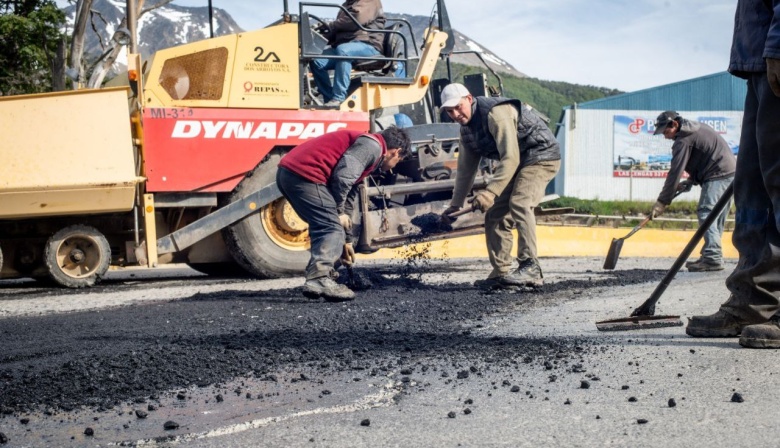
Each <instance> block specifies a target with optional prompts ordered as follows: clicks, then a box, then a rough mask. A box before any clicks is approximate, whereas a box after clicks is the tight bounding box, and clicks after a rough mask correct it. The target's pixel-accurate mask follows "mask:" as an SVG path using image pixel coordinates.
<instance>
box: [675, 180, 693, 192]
mask: <svg viewBox="0 0 780 448" xmlns="http://www.w3.org/2000/svg"><path fill="white" fill-rule="evenodd" d="M691 188H693V181H691V180H684V181H682V182H680V183H679V184H677V193H678V194H681V193H687V192H689V191H691Z"/></svg>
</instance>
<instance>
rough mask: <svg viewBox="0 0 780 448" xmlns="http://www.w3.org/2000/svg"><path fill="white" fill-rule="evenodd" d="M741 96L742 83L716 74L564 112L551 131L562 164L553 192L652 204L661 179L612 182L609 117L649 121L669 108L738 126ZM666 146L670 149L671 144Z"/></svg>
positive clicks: (612, 146) (612, 124)
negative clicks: (723, 118)
mask: <svg viewBox="0 0 780 448" xmlns="http://www.w3.org/2000/svg"><path fill="white" fill-rule="evenodd" d="M746 92H747V87H746V84H745V81H744V80H741V79H739V78H735V77H733V76H731V75H730V74H728V73H727V72H722V73H716V74H713V75H708V76H703V77H701V78H695V79H691V80H686V81H681V82H677V83H674V84H668V85H664V86H659V87H655V88H652V89H646V90H640V91H637V92H632V93H626V94H623V95H616V96H613V97H608V98H602V99H599V100H594V101H589V102H587V103H581V104H578V105H576V106H575V107H576V109H573V108H572V107H569V108H566V109H564V111H563V114H562V116H561V120H560V122H559V123H558V125H559V126H558V129H557V131H556V136H557V138H558V142H559V143H560V145H561V152H562V157H563V163H562V165H561V171H560V172H559V173H558V176H556V178H555V180H554V190H555V193H556V194H559V195H561V196H571V197H577V198H581V199H602V200H640V201H654V200H655V199H656V198H657V197H658V193H659V192H660V191H661V187H662V186H663V183H664V180H665V178H637V177H630V178H621V177H614V173H613V169H614V165H613V163H614V151H615V116H616V115H627V116H637V115H639V116H641V115H644V116H647V117H652V118H655V117H656V116H657V115H658V114H659V113H660V112H661V111H664V110H670V109H671V110H676V111H678V112H679V113H680V114H681V115H682V116H683V117H686V118H692V119H696V117H703V116H708V115H712V116H722V117H728V118H730V119H733V120H738V122H740V123H741V121H742V110H743V109H744V101H745V94H746ZM659 138H660V137H659ZM667 141H668V143H669V148H671V145H672V141H671V140H667ZM698 197H699V189H698V188H694V189H693V190H692V191H691V192H690V193H687V194H684V195H682V196H680V198H679V199H680V200H692V201H693V200H697V199H698Z"/></svg>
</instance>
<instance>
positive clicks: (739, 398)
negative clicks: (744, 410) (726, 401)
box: [731, 392, 745, 403]
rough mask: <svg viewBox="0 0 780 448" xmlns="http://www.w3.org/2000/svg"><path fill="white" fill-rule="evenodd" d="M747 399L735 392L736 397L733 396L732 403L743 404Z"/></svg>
mask: <svg viewBox="0 0 780 448" xmlns="http://www.w3.org/2000/svg"><path fill="white" fill-rule="evenodd" d="M744 401H745V399H744V398H743V397H742V394H741V393H739V392H734V395H732V396H731V402H732V403H742V402H744Z"/></svg>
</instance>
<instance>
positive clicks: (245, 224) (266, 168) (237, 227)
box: [222, 152, 310, 278]
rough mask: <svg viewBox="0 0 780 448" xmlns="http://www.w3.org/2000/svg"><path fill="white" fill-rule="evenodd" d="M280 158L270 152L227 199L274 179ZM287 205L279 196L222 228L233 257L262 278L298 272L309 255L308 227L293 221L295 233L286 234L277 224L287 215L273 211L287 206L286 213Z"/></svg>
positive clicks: (239, 195) (296, 273) (243, 193)
mask: <svg viewBox="0 0 780 448" xmlns="http://www.w3.org/2000/svg"><path fill="white" fill-rule="evenodd" d="M280 159H281V154H279V153H277V152H273V153H271V154H269V156H268V157H267V158H266V160H265V161H263V163H261V164H260V165H258V166H257V167H255V169H254V170H253V171H252V172H251V173H249V175H247V177H246V178H244V180H242V181H241V183H239V184H238V186H237V187H236V189H235V190H234V191H233V193H232V194H231V195H230V197H229V199H228V200H229V202H233V201H236V200H238V199H241V198H243V197H245V196H247V195H248V194H250V193H253V192H255V191H257V190H259V189H260V188H262V187H265V186H266V185H268V184H270V183H273V182H276V170H277V165H278V163H279V160H280ZM286 204H287V200H286V199H284V198H281V199H278V200H276V201H274V202H272V203H271V204H268V205H267V206H265V207H263V208H262V209H261V210H260V211H259V212H257V213H253V214H251V215H249V216H247V217H246V218H244V219H242V220H241V221H238V222H236V223H234V224H232V225H230V226H228V227H226V228H225V229H224V230H223V235H222V236H223V238H224V239H225V243H226V244H227V247H228V251H229V252H230V254H231V255H232V256H233V259H234V260H235V261H236V263H238V264H239V265H240V266H241V267H243V268H244V269H245V270H247V271H248V272H250V273H252V274H253V275H256V276H258V277H261V278H279V277H289V276H294V275H301V274H302V273H303V272H304V270H305V269H306V265H307V264H308V262H309V258H310V255H309V250H308V247H309V246H308V244H307V242H308V226H306V230H301V229H302V227H301V224H300V223H301V222H302V221H300V222H296V223H295V226H294V227H295V229H297V230H295V232H294V233H286V230H284V228H283V227H284V226H277V225H276V224H277V223H278V221H279V220H280V219H282V220H283V219H285V218H284V217H282V216H288V215H285V214H284V213H276V212H275V210H280V209H285V207H288V208H287V209H286V210H288V213H289V210H291V209H289V205H286ZM275 217H279V218H275ZM295 217H297V215H295ZM297 219H298V220H300V218H297ZM292 221H294V219H293V220H292ZM292 221H291V222H292ZM285 228H288V227H285ZM274 235H275V236H276V237H274Z"/></svg>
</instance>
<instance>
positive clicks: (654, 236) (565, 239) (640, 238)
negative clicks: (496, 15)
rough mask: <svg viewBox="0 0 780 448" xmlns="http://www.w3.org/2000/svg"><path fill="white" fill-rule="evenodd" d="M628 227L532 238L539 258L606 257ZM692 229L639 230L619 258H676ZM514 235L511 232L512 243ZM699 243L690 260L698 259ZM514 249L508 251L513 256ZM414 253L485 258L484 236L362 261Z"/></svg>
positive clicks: (731, 253)
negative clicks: (535, 239) (614, 241)
mask: <svg viewBox="0 0 780 448" xmlns="http://www.w3.org/2000/svg"><path fill="white" fill-rule="evenodd" d="M630 231H631V229H630V228H622V227H621V228H618V229H614V228H604V227H560V226H541V225H539V226H537V227H536V237H537V246H538V251H539V256H540V257H606V255H607V251H608V250H609V246H610V244H611V243H612V239H613V238H622V237H624V236H626V235H627V234H628V233H629V232H630ZM693 234H694V230H658V229H642V230H640V231H639V232H637V233H635V234H634V235H632V236H631V238H628V239H627V240H625V242H624V243H623V247H622V249H621V251H620V256H621V257H677V256H679V255H680V252H682V250H683V249H684V248H685V245H686V244H688V241H690V239H691V238H692V237H693ZM731 235H732V232H724V233H723V238H722V244H723V257H724V258H734V259H736V258H737V250H736V249H735V248H734V246H733V245H732V244H731ZM516 239H517V234H516V233H515V240H516ZM701 245H702V242H699V244H698V245H697V246H696V249H694V250H693V252H692V254H691V257H692V258H695V257H698V255H699V251H700V250H701ZM515 251H516V248H515V250H513V251H512V253H513V255H516V253H515ZM415 254H418V256H419V255H422V254H424V255H425V258H481V257H487V249H486V248H485V236H484V235H474V236H467V237H462V238H452V239H448V240H442V241H435V242H430V243H422V244H417V245H410V246H403V247H399V248H395V249H381V250H379V251H377V252H375V253H373V254H370V255H360V256H359V257H360V258H364V259H388V258H389V259H393V258H409V257H411V256H414V255H415Z"/></svg>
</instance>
